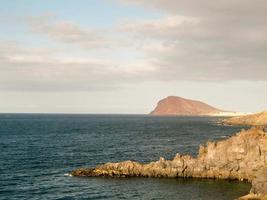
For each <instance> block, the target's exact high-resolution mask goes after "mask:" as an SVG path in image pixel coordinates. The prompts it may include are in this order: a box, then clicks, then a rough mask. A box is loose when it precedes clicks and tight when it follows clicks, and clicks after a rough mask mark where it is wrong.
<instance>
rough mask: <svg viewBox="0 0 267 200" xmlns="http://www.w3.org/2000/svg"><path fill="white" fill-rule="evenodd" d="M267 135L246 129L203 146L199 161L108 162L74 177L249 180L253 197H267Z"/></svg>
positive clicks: (186, 158) (181, 157)
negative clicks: (225, 138)
mask: <svg viewBox="0 0 267 200" xmlns="http://www.w3.org/2000/svg"><path fill="white" fill-rule="evenodd" d="M266 166H267V133H266V132H264V130H263V129H262V128H260V127H258V128H251V129H250V130H247V131H245V130H243V131H241V132H240V133H237V134H236V135H235V136H233V137H231V138H229V139H227V140H223V141H219V142H208V143H207V144H206V145H205V146H202V145H201V146H200V148H199V154H198V156H197V158H193V157H191V156H189V155H180V154H177V155H176V156H175V157H174V158H173V160H165V159H164V158H160V159H159V161H156V162H151V163H148V164H142V163H138V162H133V161H125V162H119V163H106V164H104V165H100V166H98V167H96V168H90V169H86V168H85V169H77V170H74V171H73V172H72V173H71V174H72V175H73V176H89V177H98V176H108V177H138V176H142V177H168V178H177V177H183V178H189V177H192V178H216V179H232V180H235V179H237V180H241V181H249V182H251V183H252V189H251V194H249V196H246V197H243V199H245V198H247V199H249V198H250V197H252V196H254V197H255V198H256V197H257V198H259V199H263V198H264V196H265V195H267V187H266V186H267V167H266Z"/></svg>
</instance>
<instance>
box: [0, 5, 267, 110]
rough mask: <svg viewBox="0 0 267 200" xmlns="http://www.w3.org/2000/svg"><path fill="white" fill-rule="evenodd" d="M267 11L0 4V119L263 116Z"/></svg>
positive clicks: (243, 7) (238, 7)
mask: <svg viewBox="0 0 267 200" xmlns="http://www.w3.org/2000/svg"><path fill="white" fill-rule="evenodd" d="M266 10H267V1H264V0H253V1H251V0H225V1H221V0H220V1H219V0H201V1H199V0H191V1H188V0H151V1H148V0H90V1H84V0H75V1H74V0H27V1H22V0H13V1H9V0H0V112H1V113H114V114H120V113H122V114H145V113H149V112H150V111H151V110H152V109H153V107H154V106H155V105H156V103H157V102H158V100H160V99H162V98H164V97H166V96H171V95H172V96H173V95H175V96H181V97H184V98H190V99H196V100H201V101H204V102H206V103H208V104H210V105H212V106H215V107H218V108H220V109H224V110H229V111H240V112H259V111H263V110H267V55H266V54H267V26H266V23H267V15H266Z"/></svg>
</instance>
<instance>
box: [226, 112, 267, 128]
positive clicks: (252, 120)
mask: <svg viewBox="0 0 267 200" xmlns="http://www.w3.org/2000/svg"><path fill="white" fill-rule="evenodd" d="M223 123H225V124H229V125H247V126H267V111H265V112H261V113H257V114H251V115H244V116H239V117H231V118H228V119H225V120H223Z"/></svg>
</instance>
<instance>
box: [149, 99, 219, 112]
mask: <svg viewBox="0 0 267 200" xmlns="http://www.w3.org/2000/svg"><path fill="white" fill-rule="evenodd" d="M220 112H222V111H221V110H220V109H217V108H214V107H212V106H210V105H208V104H206V103H203V102H200V101H195V100H190V99H184V98H181V97H176V96H169V97H167V98H165V99H162V100H160V101H159V102H158V104H157V106H156V108H155V109H154V110H153V111H152V112H151V113H150V114H151V115H210V114H215V113H220Z"/></svg>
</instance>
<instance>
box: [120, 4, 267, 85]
mask: <svg viewBox="0 0 267 200" xmlns="http://www.w3.org/2000/svg"><path fill="white" fill-rule="evenodd" d="M121 1H122V2H126V3H130V4H137V5H141V6H144V7H146V8H153V9H157V10H159V11H164V12H165V16H164V17H162V18H161V19H155V20H143V21H130V20H128V21H124V22H123V23H122V24H121V29H122V30H124V31H125V32H127V33H128V34H132V35H133V36H134V38H135V40H138V41H139V42H138V43H139V44H141V45H142V46H141V49H142V50H143V51H144V54H145V62H147V63H149V64H150V65H152V66H154V67H155V68H156V69H157V70H156V71H155V72H156V74H157V75H155V76H156V77H157V78H158V79H161V80H166V81H168V80H193V81H199V80H203V81H218V80H220V81H227V80H250V81H255V80H264V81H267V67H266V64H267V57H266V52H267V28H266V21H267V16H266V14H265V13H266V8H267V2H266V1H262V0H256V1H249V0H234V1H218V0H216V1H211V0H203V1H198V0H193V1H186V0H155V1H145V0H137V1H136V0H135V1H133V0H121ZM136 43H137V42H136Z"/></svg>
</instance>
